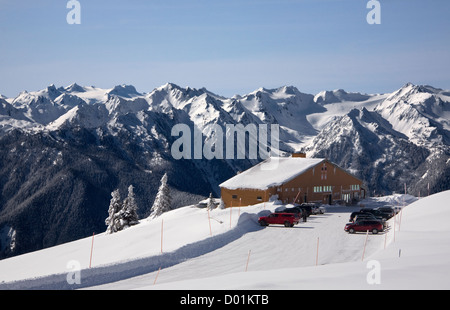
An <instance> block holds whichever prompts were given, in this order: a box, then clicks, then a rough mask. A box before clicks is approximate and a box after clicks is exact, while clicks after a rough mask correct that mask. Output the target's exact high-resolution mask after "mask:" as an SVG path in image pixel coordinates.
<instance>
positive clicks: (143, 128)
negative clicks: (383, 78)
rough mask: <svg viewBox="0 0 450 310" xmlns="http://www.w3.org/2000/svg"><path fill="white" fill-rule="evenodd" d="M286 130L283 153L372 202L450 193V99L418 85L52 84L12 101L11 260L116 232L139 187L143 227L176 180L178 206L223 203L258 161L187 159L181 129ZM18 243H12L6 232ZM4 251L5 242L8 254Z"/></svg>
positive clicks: (7, 105)
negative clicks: (224, 190)
mask: <svg viewBox="0 0 450 310" xmlns="http://www.w3.org/2000/svg"><path fill="white" fill-rule="evenodd" d="M180 123H183V124H187V125H188V126H189V127H191V128H194V127H196V128H198V129H199V130H201V131H202V132H203V134H204V136H205V137H206V138H207V137H208V135H209V131H208V125H210V124H218V125H220V126H223V128H225V124H242V125H248V124H278V125H279V126H280V149H281V151H283V152H286V153H288V152H293V151H304V152H306V153H307V155H308V156H309V157H327V158H329V159H330V160H331V161H333V162H335V163H337V164H339V165H340V166H342V167H343V168H345V169H348V170H349V171H351V172H352V173H354V174H355V175H357V176H358V177H360V178H361V179H363V180H364V181H365V182H366V183H367V185H368V187H369V189H370V192H371V193H375V194H378V193H383V194H388V193H391V192H393V191H403V190H404V189H403V187H404V184H405V183H406V185H407V190H408V192H410V193H412V194H414V195H418V194H419V191H420V192H421V193H422V194H426V193H427V192H428V190H429V191H430V192H431V193H433V192H438V191H442V190H446V189H449V188H450V169H449V168H450V147H449V144H450V91H446V90H442V89H436V88H433V87H431V86H418V85H413V84H410V83H408V84H406V85H404V86H403V87H402V88H400V89H399V90H397V91H395V92H393V93H389V94H360V93H348V92H346V91H344V90H341V89H340V90H334V91H323V92H320V93H319V94H316V95H312V94H305V93H302V92H300V91H299V90H298V89H297V88H295V87H293V86H283V87H280V88H277V89H265V88H260V89H257V90H255V91H254V92H251V93H249V94H246V95H236V96H234V97H232V98H225V97H223V96H220V95H217V94H214V93H212V92H210V91H208V90H207V89H205V88H201V89H195V88H190V87H186V88H183V87H180V86H177V85H175V84H171V83H168V84H166V85H163V86H161V87H158V88H155V89H154V90H152V91H151V92H148V93H140V92H138V91H137V90H136V89H135V87H133V86H131V85H119V86H115V87H113V88H111V89H102V88H97V87H94V86H89V87H86V86H80V85H77V84H72V85H70V86H67V87H59V88H57V87H56V86H55V85H50V86H49V87H47V88H46V89H43V90H41V91H36V92H26V91H24V92H22V93H20V94H19V95H18V96H17V97H15V98H6V97H4V96H0V143H1V145H2V147H1V150H0V158H1V162H0V190H1V197H0V231H4V232H7V233H8V234H7V235H8V236H10V235H11V236H12V235H14V242H12V238H11V237H9V239H8V238H7V236H6V235H5V236H3V237H2V238H0V240H9V241H8V242H9V243H10V244H14V249H11V247H10V246H8V245H7V244H6V245H5V244H1V246H0V249H2V253H3V254H2V255H3V256H9V255H15V254H20V253H24V252H28V251H31V250H37V249H40V248H44V247H48V246H52V245H55V244H59V243H62V242H67V241H71V240H75V239H78V238H81V237H85V236H88V235H91V234H92V232H93V231H95V232H102V231H104V230H105V228H106V227H105V225H104V219H105V218H106V216H107V209H108V205H109V200H110V198H111V196H110V194H111V192H112V191H113V190H115V189H116V188H118V189H119V190H120V192H121V193H125V192H126V189H127V188H128V186H129V185H130V184H133V186H134V187H135V193H136V196H137V200H138V205H139V210H138V211H139V213H140V214H141V216H146V215H148V214H149V212H150V210H149V208H150V207H151V205H152V202H153V199H154V197H155V195H156V191H157V188H158V185H159V181H160V179H161V177H162V175H163V174H164V173H165V172H168V175H169V178H168V183H169V185H170V186H171V188H172V189H173V195H174V201H175V204H176V205H175V206H182V205H187V204H188V203H192V202H194V201H196V200H199V199H200V198H202V197H205V196H208V195H209V193H210V192H213V193H214V194H215V195H216V196H217V195H219V189H218V184H220V183H221V182H223V181H224V180H226V179H228V178H229V177H231V176H233V175H235V174H236V173H237V172H238V171H242V170H244V169H247V168H249V167H250V166H252V165H254V164H255V163H256V162H257V161H258V160H253V159H252V160H250V159H244V160H237V159H235V160H232V159H214V160H207V159H205V158H203V159H199V160H185V159H181V160H175V159H174V158H173V157H172V156H171V152H170V150H171V145H172V143H173V142H174V140H175V139H176V137H173V136H172V135H171V129H172V128H173V127H174V126H175V125H176V124H180ZM5 234H6V233H5ZM5 242H6V241H4V242H3V243H5Z"/></svg>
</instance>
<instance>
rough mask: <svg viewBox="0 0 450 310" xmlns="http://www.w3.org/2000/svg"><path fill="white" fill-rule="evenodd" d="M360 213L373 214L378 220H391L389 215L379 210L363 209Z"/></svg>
mask: <svg viewBox="0 0 450 310" xmlns="http://www.w3.org/2000/svg"><path fill="white" fill-rule="evenodd" d="M359 212H367V213H371V214H373V215H374V216H375V217H376V218H377V219H380V220H384V221H387V220H388V219H390V218H391V216H389V214H387V213H383V212H381V211H380V210H377V209H361V210H360V211H359Z"/></svg>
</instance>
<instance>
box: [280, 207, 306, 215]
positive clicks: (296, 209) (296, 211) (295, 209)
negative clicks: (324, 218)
mask: <svg viewBox="0 0 450 310" xmlns="http://www.w3.org/2000/svg"><path fill="white" fill-rule="evenodd" d="M276 213H294V214H296V215H297V216H298V217H302V210H301V209H300V208H299V207H293V208H286V209H283V210H282V211H281V212H276Z"/></svg>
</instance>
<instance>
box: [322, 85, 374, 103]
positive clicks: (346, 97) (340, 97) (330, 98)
mask: <svg viewBox="0 0 450 310" xmlns="http://www.w3.org/2000/svg"><path fill="white" fill-rule="evenodd" d="M369 98H370V96H369V95H364V94H361V93H348V92H346V91H345V90H343V89H337V90H333V91H328V90H327V91H321V92H320V93H318V94H317V95H315V96H314V102H316V103H318V104H321V105H325V104H330V103H337V102H344V101H353V102H360V101H365V100H367V99H369Z"/></svg>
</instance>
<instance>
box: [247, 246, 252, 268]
mask: <svg viewBox="0 0 450 310" xmlns="http://www.w3.org/2000/svg"><path fill="white" fill-rule="evenodd" d="M251 251H252V250H248V257H247V264H246V265H245V272H247V269H248V262H249V260H250V253H251Z"/></svg>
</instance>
